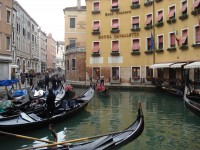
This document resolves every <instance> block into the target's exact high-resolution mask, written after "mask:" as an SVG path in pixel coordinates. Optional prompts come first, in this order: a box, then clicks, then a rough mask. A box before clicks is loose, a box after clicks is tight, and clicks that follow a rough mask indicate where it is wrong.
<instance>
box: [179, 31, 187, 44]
mask: <svg viewBox="0 0 200 150" xmlns="http://www.w3.org/2000/svg"><path fill="white" fill-rule="evenodd" d="M180 45H188V30H187V29H186V30H182V37H181V39H180Z"/></svg>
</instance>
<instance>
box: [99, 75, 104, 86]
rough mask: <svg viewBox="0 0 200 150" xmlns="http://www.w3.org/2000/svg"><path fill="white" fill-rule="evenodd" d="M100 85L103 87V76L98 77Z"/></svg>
mask: <svg viewBox="0 0 200 150" xmlns="http://www.w3.org/2000/svg"><path fill="white" fill-rule="evenodd" d="M100 84H101V85H104V76H103V75H101V76H100Z"/></svg>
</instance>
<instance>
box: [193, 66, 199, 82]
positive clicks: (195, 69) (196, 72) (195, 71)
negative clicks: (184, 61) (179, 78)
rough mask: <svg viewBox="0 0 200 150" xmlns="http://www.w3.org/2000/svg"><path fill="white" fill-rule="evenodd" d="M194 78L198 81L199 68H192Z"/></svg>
mask: <svg viewBox="0 0 200 150" xmlns="http://www.w3.org/2000/svg"><path fill="white" fill-rule="evenodd" d="M194 80H195V81H200V69H199V68H194Z"/></svg>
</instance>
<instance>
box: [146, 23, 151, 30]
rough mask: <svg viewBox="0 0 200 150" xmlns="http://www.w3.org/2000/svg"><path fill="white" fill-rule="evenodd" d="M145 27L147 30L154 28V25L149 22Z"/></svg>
mask: <svg viewBox="0 0 200 150" xmlns="http://www.w3.org/2000/svg"><path fill="white" fill-rule="evenodd" d="M144 28H145V29H146V30H150V29H152V28H153V26H152V25H149V24H148V25H146V26H145V27H144Z"/></svg>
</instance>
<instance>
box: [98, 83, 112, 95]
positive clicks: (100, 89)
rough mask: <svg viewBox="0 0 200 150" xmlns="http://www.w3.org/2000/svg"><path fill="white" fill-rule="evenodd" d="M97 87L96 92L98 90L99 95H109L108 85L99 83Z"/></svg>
mask: <svg viewBox="0 0 200 150" xmlns="http://www.w3.org/2000/svg"><path fill="white" fill-rule="evenodd" d="M95 89H96V92H97V94H98V95H100V96H109V90H108V88H107V87H106V86H104V85H101V84H99V83H97V84H96V88H95Z"/></svg>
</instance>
